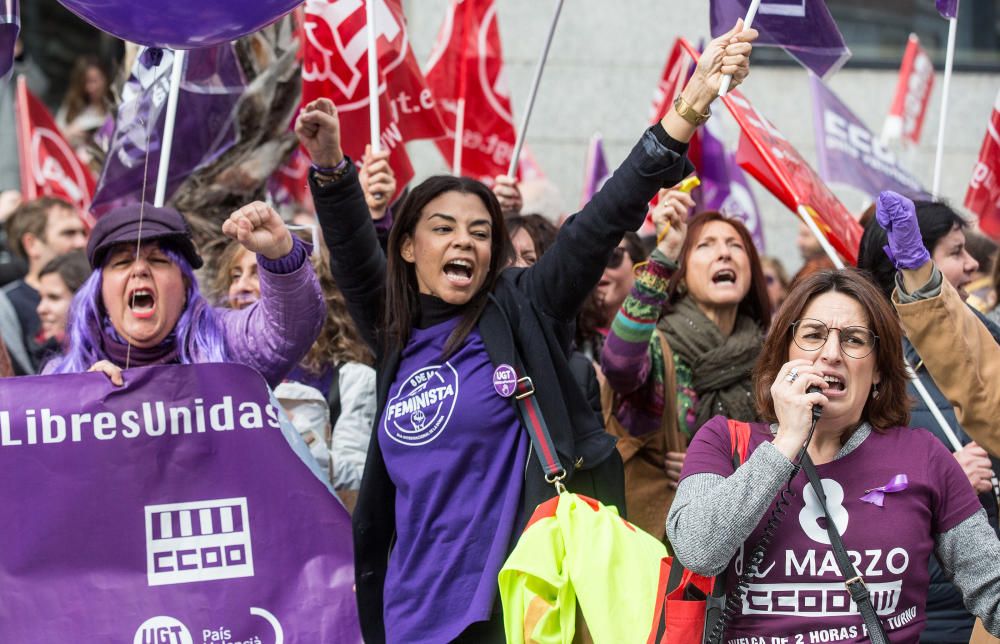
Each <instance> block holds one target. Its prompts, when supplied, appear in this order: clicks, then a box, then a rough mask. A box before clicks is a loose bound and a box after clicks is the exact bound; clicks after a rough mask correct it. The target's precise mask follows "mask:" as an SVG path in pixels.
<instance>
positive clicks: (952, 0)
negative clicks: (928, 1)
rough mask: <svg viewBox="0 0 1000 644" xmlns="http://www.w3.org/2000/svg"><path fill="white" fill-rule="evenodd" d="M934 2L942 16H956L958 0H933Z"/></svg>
mask: <svg viewBox="0 0 1000 644" xmlns="http://www.w3.org/2000/svg"><path fill="white" fill-rule="evenodd" d="M934 4H936V5H937V10H938V13H939V14H941V17H942V18H957V17H958V0H934Z"/></svg>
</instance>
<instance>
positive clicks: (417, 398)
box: [382, 362, 458, 447]
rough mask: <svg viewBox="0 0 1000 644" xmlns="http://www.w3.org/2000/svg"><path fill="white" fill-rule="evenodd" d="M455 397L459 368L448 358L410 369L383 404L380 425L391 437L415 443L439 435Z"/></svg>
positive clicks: (424, 443)
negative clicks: (444, 360)
mask: <svg viewBox="0 0 1000 644" xmlns="http://www.w3.org/2000/svg"><path fill="white" fill-rule="evenodd" d="M457 399H458V372H457V371H456V370H455V368H454V367H453V366H451V363H450V362H446V363H444V364H443V365H433V366H430V367H424V368H423V369H419V370H417V371H415V372H413V373H412V374H411V375H410V376H409V377H408V378H407V379H406V380H404V381H403V384H402V385H400V387H399V391H397V392H396V395H395V396H393V397H392V398H390V399H389V402H388V403H387V404H386V411H385V417H384V419H383V421H382V427H383V430H384V431H385V433H386V434H387V435H388V436H389V438H391V439H392V440H394V441H396V442H397V443H401V444H403V445H409V446H411V447H416V446H419V445H426V444H427V443H429V442H431V441H432V440H434V439H435V438H437V437H438V436H440V435H441V432H443V431H444V429H445V427H447V426H448V421H449V420H451V414H452V412H454V411H455V402H456V400H457Z"/></svg>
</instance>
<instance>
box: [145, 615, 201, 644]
mask: <svg viewBox="0 0 1000 644" xmlns="http://www.w3.org/2000/svg"><path fill="white" fill-rule="evenodd" d="M132 643H133V644H194V640H193V639H192V638H191V632H190V631H189V630H188V629H187V627H186V626H184V624H183V623H181V621H180V620H177V619H174V618H173V617H169V616H167V615H157V616H156V617H150V618H149V619H147V620H146V621H145V622H143V623H142V625H141V626H139V630H137V631H136V632H135V637H134V638H133V639H132Z"/></svg>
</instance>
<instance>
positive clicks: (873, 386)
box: [872, 382, 878, 400]
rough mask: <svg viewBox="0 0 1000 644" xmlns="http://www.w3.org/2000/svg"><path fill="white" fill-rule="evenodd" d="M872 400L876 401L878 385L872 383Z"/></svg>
mask: <svg viewBox="0 0 1000 644" xmlns="http://www.w3.org/2000/svg"><path fill="white" fill-rule="evenodd" d="M872 400H878V383H877V382H874V383H872Z"/></svg>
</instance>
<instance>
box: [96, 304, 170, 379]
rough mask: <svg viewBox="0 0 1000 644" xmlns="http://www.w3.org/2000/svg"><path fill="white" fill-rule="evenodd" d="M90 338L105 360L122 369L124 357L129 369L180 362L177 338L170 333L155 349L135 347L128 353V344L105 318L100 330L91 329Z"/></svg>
mask: <svg viewBox="0 0 1000 644" xmlns="http://www.w3.org/2000/svg"><path fill="white" fill-rule="evenodd" d="M91 331H92V334H91V337H93V338H95V339H96V340H97V344H98V345H99V347H100V350H101V353H102V354H104V355H105V356H107V359H108V360H110V361H111V362H113V363H114V364H116V365H118V366H119V367H122V368H124V367H125V362H126V357H127V358H128V366H129V367H148V366H150V365H154V364H175V363H179V362H180V354H179V350H178V347H177V336H176V335H174V333H171V334H170V335H168V336H167V337H166V339H165V340H164V341H163V342H161V343H160V344H158V345H156V346H155V347H149V348H146V349H144V348H142V347H137V346H135V345H133V346H132V349H131V351H129V347H128V343H127V342H125V340H123V339H122V337H121V336H120V335H118V332H117V331H115V327H114V326H113V325H112V324H111V320H109V319H108V318H107V317H106V316H105V318H104V324H103V326H102V328H100V329H93V328H92V329H91Z"/></svg>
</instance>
